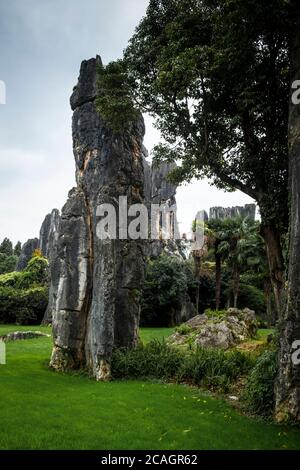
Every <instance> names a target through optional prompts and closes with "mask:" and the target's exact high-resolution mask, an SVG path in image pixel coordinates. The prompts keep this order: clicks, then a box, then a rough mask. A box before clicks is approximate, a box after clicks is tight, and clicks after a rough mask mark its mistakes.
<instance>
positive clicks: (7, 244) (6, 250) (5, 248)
mask: <svg viewBox="0 0 300 470" xmlns="http://www.w3.org/2000/svg"><path fill="white" fill-rule="evenodd" d="M0 253H2V254H4V255H6V256H13V254H14V250H13V244H12V242H11V241H10V239H9V238H7V237H6V238H4V240H3V242H2V243H1V245H0Z"/></svg>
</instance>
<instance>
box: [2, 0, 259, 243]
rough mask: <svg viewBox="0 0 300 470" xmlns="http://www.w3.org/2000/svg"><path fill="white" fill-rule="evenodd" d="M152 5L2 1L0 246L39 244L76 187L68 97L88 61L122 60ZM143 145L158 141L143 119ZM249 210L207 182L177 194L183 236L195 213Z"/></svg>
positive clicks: (141, 1) (243, 199)
mask: <svg viewBox="0 0 300 470" xmlns="http://www.w3.org/2000/svg"><path fill="white" fill-rule="evenodd" d="M147 4H148V0H42V1H41V0H9V1H8V0H0V80H2V81H4V82H5V84H6V94H7V96H6V104H5V105H1V104H0V165H1V171H0V240H1V239H3V238H4V237H5V236H8V237H9V238H11V239H12V240H13V241H14V242H16V241H17V240H19V239H20V240H21V241H22V242H24V241H26V239H28V238H32V237H35V236H38V232H39V228H40V225H41V223H42V221H43V219H44V216H45V215H46V214H47V213H48V212H50V211H51V210H52V209H53V208H54V207H57V208H58V209H61V207H62V205H63V204H64V203H65V200H66V197H67V193H68V191H69V189H71V187H72V186H74V181H75V179H74V161H73V154H72V140H71V110H70V106H69V97H70V94H71V92H72V88H73V86H74V85H75V84H76V81H77V77H78V72H79V67H80V63H81V61H82V60H83V59H88V58H90V57H95V56H96V54H100V55H101V57H102V60H103V62H104V63H107V62H108V61H110V60H113V59H116V58H118V57H121V55H122V51H123V49H124V48H125V47H126V44H127V41H128V39H129V38H130V36H131V35H132V33H133V31H134V28H135V26H136V25H137V24H138V22H139V20H140V19H141V18H142V16H143V15H144V14H145V11H146V7H147ZM146 126H147V131H146V138H145V145H146V147H147V148H148V149H149V150H151V148H152V147H153V145H154V144H155V143H156V142H157V140H158V139H159V135H158V134H157V132H156V131H155V129H153V127H152V126H151V122H150V120H149V119H147V118H146ZM248 202H251V200H250V198H248V197H247V196H245V195H243V194H242V193H239V192H235V193H227V194H226V193H224V192H222V191H219V190H217V189H215V188H212V187H211V186H209V185H208V183H207V182H206V181H202V182H199V181H197V182H194V183H192V184H189V185H187V186H184V187H181V188H179V189H178V197H177V203H178V218H179V222H180V223H181V225H180V229H181V231H188V230H189V227H190V224H191V220H192V219H193V217H194V215H195V213H196V211H197V210H200V209H206V210H208V209H209V207H210V206H215V205H222V206H231V205H243V204H245V203H248Z"/></svg>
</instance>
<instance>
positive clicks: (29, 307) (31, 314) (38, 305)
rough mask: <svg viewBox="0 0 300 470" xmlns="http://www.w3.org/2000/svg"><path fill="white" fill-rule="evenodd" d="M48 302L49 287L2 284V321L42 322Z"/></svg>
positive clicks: (0, 298) (0, 292)
mask: <svg viewBox="0 0 300 470" xmlns="http://www.w3.org/2000/svg"><path fill="white" fill-rule="evenodd" d="M47 303H48V288H47V287H41V286H40V287H33V288H30V289H15V288H13V287H1V286H0V323H18V324H30V323H40V322H41V321H42V319H43V316H44V313H45V310H46V308H47Z"/></svg>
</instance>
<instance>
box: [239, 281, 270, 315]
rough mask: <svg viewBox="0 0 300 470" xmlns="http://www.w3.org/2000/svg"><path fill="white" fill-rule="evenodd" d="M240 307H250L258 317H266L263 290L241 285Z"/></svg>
mask: <svg viewBox="0 0 300 470" xmlns="http://www.w3.org/2000/svg"><path fill="white" fill-rule="evenodd" d="M238 307H239V308H245V307H248V308H250V309H251V310H254V311H255V313H256V314H257V315H261V316H263V317H265V316H266V301H265V295H264V293H263V291H262V290H261V289H258V288H257V287H255V286H251V285H248V284H241V285H240V292H239V299H238Z"/></svg>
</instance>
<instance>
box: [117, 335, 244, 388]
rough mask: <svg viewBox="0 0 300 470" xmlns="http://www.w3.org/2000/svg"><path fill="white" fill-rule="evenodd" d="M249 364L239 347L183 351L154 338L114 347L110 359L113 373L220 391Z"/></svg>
mask: <svg viewBox="0 0 300 470" xmlns="http://www.w3.org/2000/svg"><path fill="white" fill-rule="evenodd" d="M251 367H253V361H252V359H251V358H250V357H248V356H246V355H245V354H243V353H241V352H239V351H231V352H224V351H223V350H217V349H204V348H198V349H197V350H196V351H194V352H189V353H186V352H182V351H180V350H178V349H176V348H174V347H171V346H168V345H167V344H166V343H164V342H162V343H160V342H156V341H153V342H150V343H149V344H147V345H140V346H139V347H138V348H136V349H134V350H131V351H128V350H126V349H118V350H116V351H114V354H113V360H112V371H113V375H114V376H115V377H123V378H145V377H149V378H156V379H162V380H171V379H172V380H175V381H177V382H184V383H190V384H194V385H201V386H205V387H207V388H214V389H219V390H222V391H227V390H228V389H229V386H230V384H232V382H233V381H234V380H236V379H237V378H238V377H240V376H243V375H245V374H246V373H247V372H249V370H250V369H251Z"/></svg>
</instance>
